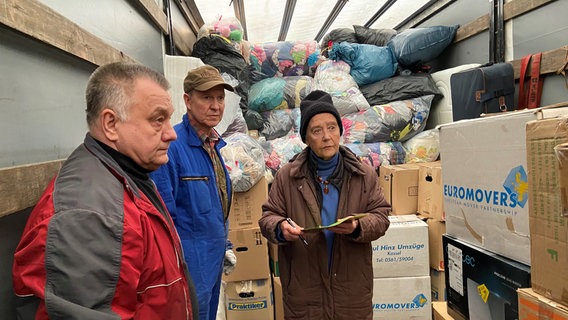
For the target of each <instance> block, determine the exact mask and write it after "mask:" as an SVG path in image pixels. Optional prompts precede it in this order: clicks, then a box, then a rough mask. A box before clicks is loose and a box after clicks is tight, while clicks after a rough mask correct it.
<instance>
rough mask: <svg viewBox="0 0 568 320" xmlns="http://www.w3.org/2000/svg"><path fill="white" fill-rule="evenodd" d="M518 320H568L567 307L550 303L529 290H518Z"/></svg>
mask: <svg viewBox="0 0 568 320" xmlns="http://www.w3.org/2000/svg"><path fill="white" fill-rule="evenodd" d="M517 294H518V296H519V319H521V320H540V319H546V320H568V306H565V305H563V304H560V303H558V302H555V301H552V300H550V299H548V298H546V297H544V296H542V295H540V294H538V293H536V292H534V291H533V289H531V288H525V289H519V290H518V291H517Z"/></svg>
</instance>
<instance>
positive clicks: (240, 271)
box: [223, 178, 274, 320]
mask: <svg viewBox="0 0 568 320" xmlns="http://www.w3.org/2000/svg"><path fill="white" fill-rule="evenodd" d="M267 197H268V183H267V181H266V179H265V178H262V179H261V180H260V181H259V182H257V183H256V184H255V185H254V186H253V187H252V188H251V189H249V190H248V191H246V192H238V193H235V195H234V197H233V204H232V206H231V212H230V215H229V219H230V221H229V226H230V227H229V240H231V242H232V243H233V251H234V252H235V255H236V256H237V265H236V267H235V269H234V270H233V272H232V273H231V274H229V275H228V276H227V275H224V276H223V281H225V282H226V285H225V296H224V298H225V305H226V309H225V312H226V319H227V320H257V319H258V320H272V319H274V295H273V287H272V278H271V275H270V268H269V258H268V241H267V240H266V238H264V237H263V236H262V234H261V232H260V228H259V226H258V219H259V218H260V217H261V215H262V204H263V203H264V201H265V200H266V198H267Z"/></svg>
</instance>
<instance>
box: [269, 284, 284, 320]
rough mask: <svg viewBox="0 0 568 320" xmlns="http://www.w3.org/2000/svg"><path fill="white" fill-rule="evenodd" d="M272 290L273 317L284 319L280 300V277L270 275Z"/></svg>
mask: <svg viewBox="0 0 568 320" xmlns="http://www.w3.org/2000/svg"><path fill="white" fill-rule="evenodd" d="M272 291H273V292H274V319H275V320H284V302H283V301H282V282H281V281H280V277H272Z"/></svg>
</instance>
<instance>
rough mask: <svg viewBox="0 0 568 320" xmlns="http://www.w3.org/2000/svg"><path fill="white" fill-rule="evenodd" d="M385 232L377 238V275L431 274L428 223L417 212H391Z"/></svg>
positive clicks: (383, 276)
mask: <svg viewBox="0 0 568 320" xmlns="http://www.w3.org/2000/svg"><path fill="white" fill-rule="evenodd" d="M389 221H390V226H389V228H388V230H387V232H386V233H385V235H384V236H382V237H380V238H379V239H377V240H375V241H373V242H372V243H371V246H372V247H373V277H375V278H392V277H414V276H429V275H430V273H429V272H430V271H429V269H430V268H429V267H428V261H429V259H428V225H427V224H426V223H425V222H424V221H422V220H420V219H418V217H417V216H416V215H403V216H389Z"/></svg>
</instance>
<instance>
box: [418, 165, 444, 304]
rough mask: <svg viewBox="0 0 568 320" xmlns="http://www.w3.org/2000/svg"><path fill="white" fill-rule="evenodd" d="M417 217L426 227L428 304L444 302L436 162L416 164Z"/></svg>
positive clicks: (439, 168) (441, 210) (439, 173)
mask: <svg viewBox="0 0 568 320" xmlns="http://www.w3.org/2000/svg"><path fill="white" fill-rule="evenodd" d="M418 166H419V169H418V214H419V215H420V216H421V217H423V218H425V219H426V223H427V224H428V240H429V241H428V245H429V248H430V280H431V286H432V301H445V300H446V284H445V281H446V279H445V274H444V251H443V248H442V235H443V234H444V233H446V223H445V214H444V194H443V186H442V164H441V162H440V161H435V162H428V163H419V164H418Z"/></svg>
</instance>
